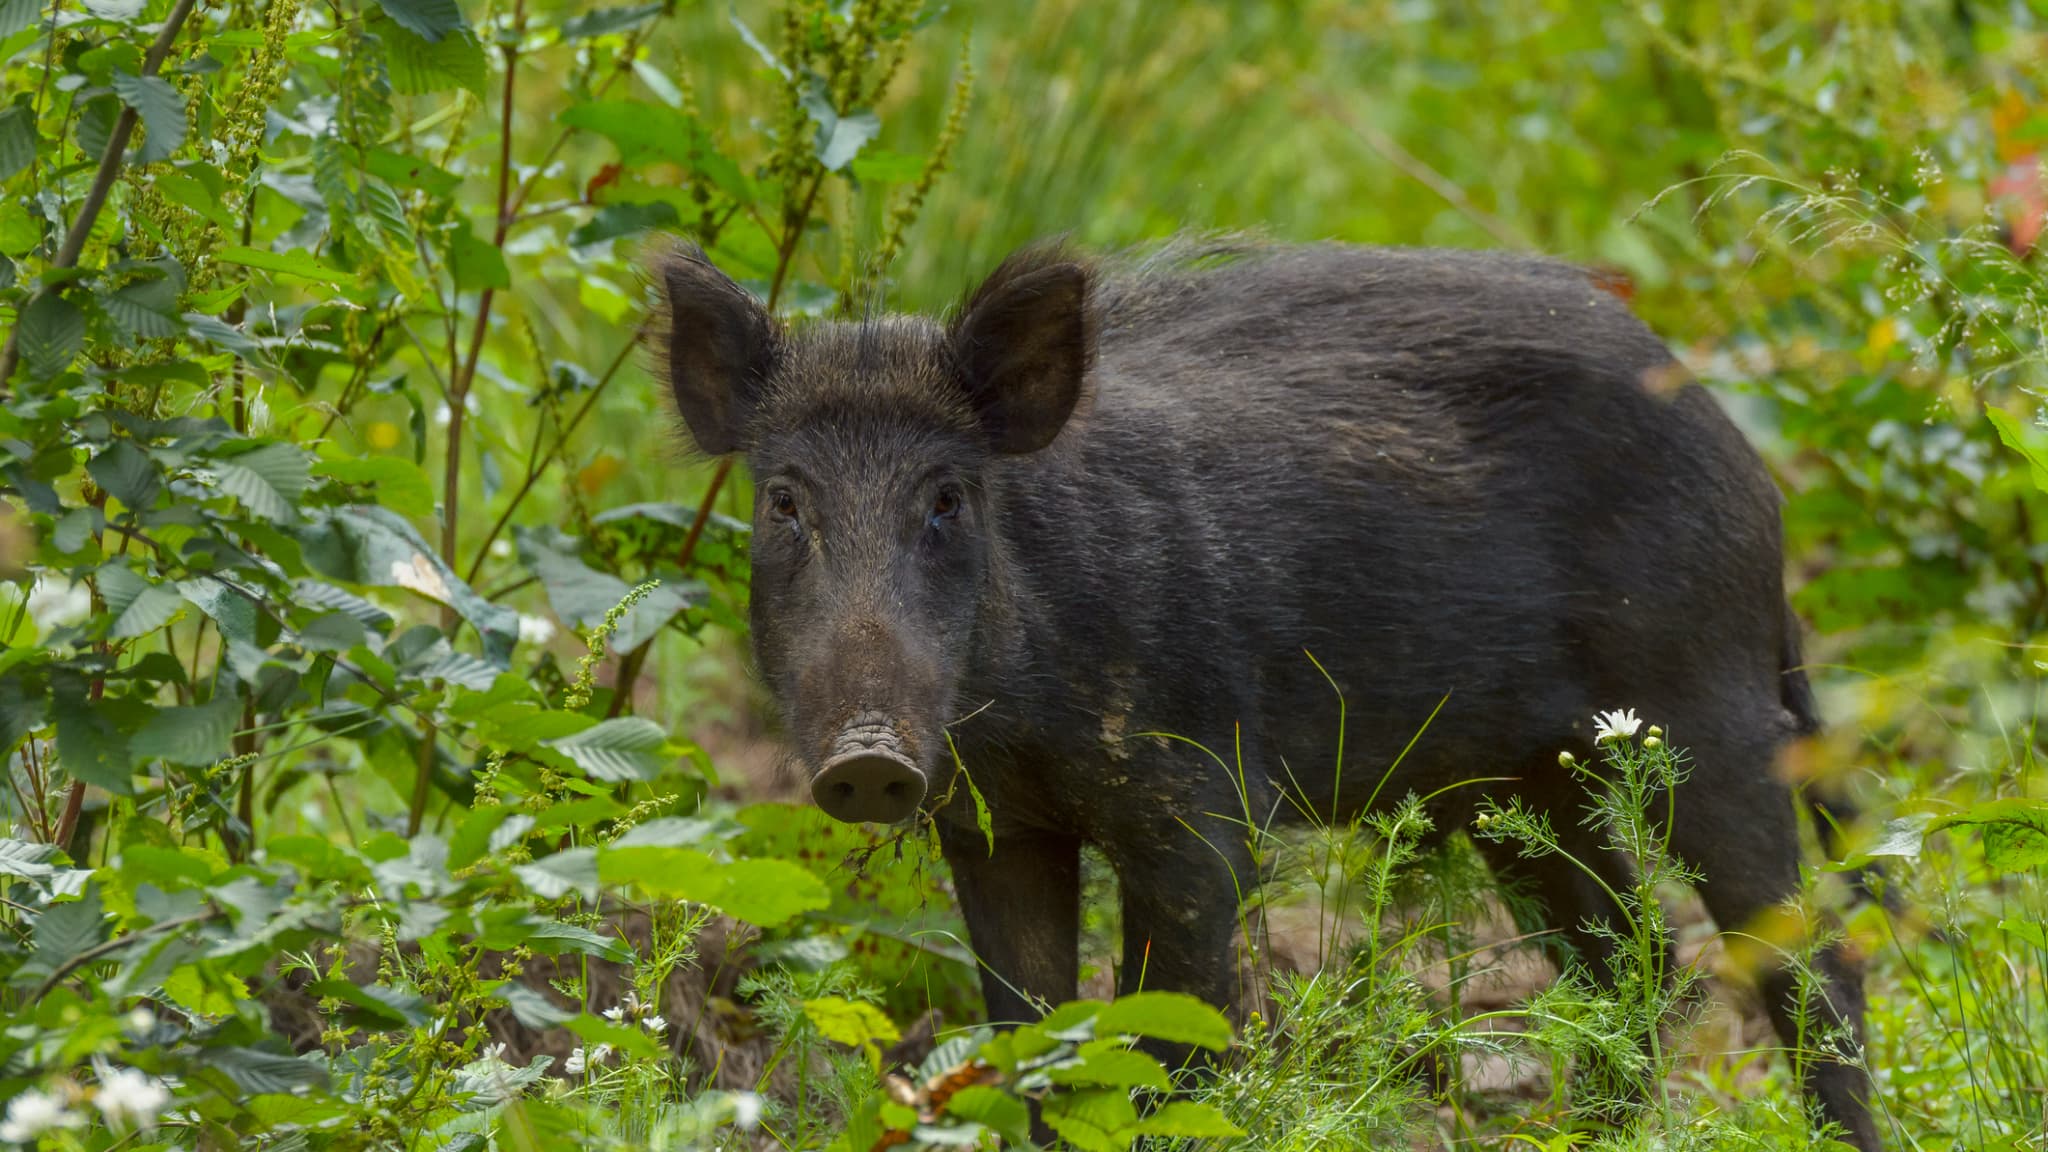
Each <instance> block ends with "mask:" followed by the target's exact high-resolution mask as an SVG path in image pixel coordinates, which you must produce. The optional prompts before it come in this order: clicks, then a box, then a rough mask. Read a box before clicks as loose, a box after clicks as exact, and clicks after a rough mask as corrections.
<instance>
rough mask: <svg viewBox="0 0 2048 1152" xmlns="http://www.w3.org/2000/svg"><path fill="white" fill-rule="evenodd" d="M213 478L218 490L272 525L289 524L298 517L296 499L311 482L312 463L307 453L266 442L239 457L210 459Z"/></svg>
mask: <svg viewBox="0 0 2048 1152" xmlns="http://www.w3.org/2000/svg"><path fill="white" fill-rule="evenodd" d="M212 468H213V474H214V481H215V483H216V484H218V485H219V487H220V490H221V491H223V492H226V493H227V494H228V495H230V496H233V497H234V498H235V499H237V500H240V501H241V502H242V506H243V507H245V508H247V509H248V510H249V511H250V512H252V513H254V514H255V515H257V516H259V517H261V518H262V519H265V520H268V521H270V522H271V523H273V524H292V523H296V522H297V521H298V518H299V513H298V503H299V498H300V497H302V496H304V495H305V494H306V487H307V485H308V484H310V483H311V475H312V473H311V465H310V464H309V462H308V461H307V458H306V454H305V453H304V452H303V451H301V450H300V449H298V448H296V447H294V446H292V445H290V444H285V443H276V444H265V445H264V446H263V447H261V448H258V449H256V450H254V451H251V452H244V453H242V454H240V455H238V456H229V457H224V458H219V459H216V460H214V461H213V462H212Z"/></svg>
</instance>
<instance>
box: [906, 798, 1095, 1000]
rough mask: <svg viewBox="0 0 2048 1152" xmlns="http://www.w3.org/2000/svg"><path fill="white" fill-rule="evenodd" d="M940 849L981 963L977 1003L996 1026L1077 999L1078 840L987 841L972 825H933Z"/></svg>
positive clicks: (1012, 835) (1032, 835)
mask: <svg viewBox="0 0 2048 1152" xmlns="http://www.w3.org/2000/svg"><path fill="white" fill-rule="evenodd" d="M939 847H940V849H941V850H943V851H944V852H945V855H946V863H947V864H949V865H951V866H952V869H953V887H954V889H955V890H956V891H957V892H958V893H959V896H960V912H961V915H963V916H964V917H965V918H966V920H967V937H968V942H969V943H970V944H971V945H973V947H974V953H975V957H976V959H977V960H979V961H980V963H981V992H982V998H983V1000H984V1001H986V1003H987V1005H988V1018H989V1021H990V1022H991V1023H994V1024H1023V1023H1029V1022H1030V1021H1033V1020H1036V1019H1038V1017H1039V1011H1040V1009H1039V1006H1040V1005H1041V1004H1043V1005H1046V1006H1058V1005H1060V1004H1064V1003H1066V1002H1067V1001H1069V1000H1073V999H1075V998H1076V997H1078V996H1079V995H1080V988H1079V981H1080V966H1081V958H1080V932H1081V842H1080V841H1079V840H1076V839H1073V838H1071V837H1066V836H1056V835H1053V834H1050V833H1038V832H1028V831H1027V832H1006V833H1004V834H1002V835H999V836H997V837H996V838H995V847H994V850H993V851H991V850H990V847H989V842H988V840H987V839H986V838H984V837H983V835H982V833H981V831H980V830H979V829H975V828H965V829H962V828H959V827H957V826H955V825H954V824H952V823H951V822H950V821H946V820H941V821H940V822H939Z"/></svg>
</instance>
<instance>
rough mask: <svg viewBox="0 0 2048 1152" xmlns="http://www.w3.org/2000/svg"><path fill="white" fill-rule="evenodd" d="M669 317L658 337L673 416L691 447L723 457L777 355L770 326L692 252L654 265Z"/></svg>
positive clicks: (665, 256) (681, 251) (735, 443)
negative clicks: (675, 413) (676, 415)
mask: <svg viewBox="0 0 2048 1152" xmlns="http://www.w3.org/2000/svg"><path fill="white" fill-rule="evenodd" d="M654 273H655V278H656V279H657V280H658V281H659V283H660V285H661V295H662V301H663V305H664V310H665V312H666V318H667V332H666V333H663V334H661V335H660V336H658V337H657V339H658V340H660V341H661V343H659V344H658V345H657V356H659V357H661V358H663V359H665V361H666V364H665V367H666V368H667V369H668V382H669V388H670V389H671V390H672V391H673V392H674V393H675V398H676V409H677V411H678V412H680V413H681V414H682V417H683V423H684V424H685V425H687V426H688V427H689V429H690V438H691V439H693V440H695V441H696V442H697V447H699V448H701V449H703V450H704V451H705V452H707V453H709V454H711V455H713V456H723V455H725V454H726V453H728V452H731V451H732V450H733V449H735V448H738V447H739V445H740V428H741V425H742V424H743V423H744V421H745V420H746V416H747V410H748V409H749V408H750V407H752V406H753V403H754V401H755V400H757V399H759V396H760V391H761V388H762V387H763V385H764V384H765V383H766V382H767V379H768V373H769V369H770V368H771V366H772V363H773V359H774V355H775V322H774V321H773V320H772V319H770V318H769V316H768V310H767V309H766V308H763V307H762V306H761V303H760V301H758V300H756V299H754V297H753V296H752V295H750V294H749V293H748V292H747V290H746V289H744V288H742V287H740V286H739V285H738V284H736V283H734V282H733V280H732V278H731V277H730V276H727V275H726V274H725V273H723V272H720V271H719V270H718V269H717V268H716V267H714V266H713V265H712V263H711V261H709V260H707V259H705V258H704V253H703V252H701V251H699V250H698V249H697V248H695V247H679V248H676V249H675V250H673V251H670V252H665V253H662V254H661V255H659V256H657V257H655V260H654Z"/></svg>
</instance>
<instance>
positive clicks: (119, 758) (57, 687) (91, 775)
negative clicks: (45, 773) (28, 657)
mask: <svg viewBox="0 0 2048 1152" xmlns="http://www.w3.org/2000/svg"><path fill="white" fill-rule="evenodd" d="M50 713H51V718H52V719H54V720H55V721H56V723H57V756H58V760H59V762H60V763H62V764H63V766H64V771H65V772H67V773H69V774H70V776H71V778H72V779H74V780H83V781H85V782H86V783H88V784H97V785H99V786H100V787H102V788H105V789H106V790H107V791H109V792H119V793H121V794H123V795H126V794H127V793H128V792H130V791H132V790H133V789H132V788H131V786H130V784H129V779H128V776H129V758H128V737H127V736H126V735H125V734H124V733H122V732H121V730H120V729H119V728H117V727H115V725H114V721H113V718H112V717H111V716H109V715H108V710H107V709H105V708H102V707H98V706H96V705H95V703H94V702H93V701H92V700H91V699H89V693H88V690H87V687H86V681H85V677H84V676H81V675H80V674H78V673H77V672H73V671H71V670H69V669H56V670H53V671H52V672H51V673H50Z"/></svg>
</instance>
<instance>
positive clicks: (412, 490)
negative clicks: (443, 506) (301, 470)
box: [313, 456, 434, 517]
mask: <svg viewBox="0 0 2048 1152" xmlns="http://www.w3.org/2000/svg"><path fill="white" fill-rule="evenodd" d="M313 474H314V475H315V476H332V477H333V478H335V479H336V480H340V481H341V482H343V483H345V484H357V485H361V486H363V487H367V488H369V489H371V490H372V494H373V495H374V496H375V497H376V500H377V503H379V504H382V505H384V506H385V507H386V508H389V509H391V510H392V511H394V512H397V513H398V514H399V515H401V516H413V517H427V516H432V515H433V514H434V488H433V485H431V484H429V483H428V482H427V474H426V473H424V472H422V471H420V467H419V465H417V464H414V463H413V462H412V461H410V460H407V459H404V458H402V457H398V456H359V457H355V458H352V459H345V460H322V461H321V462H320V463H318V464H315V465H314V466H313Z"/></svg>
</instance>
